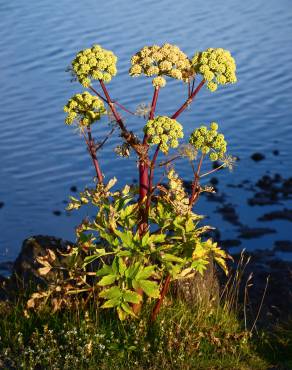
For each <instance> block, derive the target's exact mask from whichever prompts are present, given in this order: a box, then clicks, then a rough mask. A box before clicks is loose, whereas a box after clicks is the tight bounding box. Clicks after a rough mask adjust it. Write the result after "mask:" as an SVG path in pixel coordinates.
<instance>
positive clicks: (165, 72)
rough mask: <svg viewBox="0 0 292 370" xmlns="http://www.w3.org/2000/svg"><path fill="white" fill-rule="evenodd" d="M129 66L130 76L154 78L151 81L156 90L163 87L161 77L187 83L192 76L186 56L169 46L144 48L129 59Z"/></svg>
mask: <svg viewBox="0 0 292 370" xmlns="http://www.w3.org/2000/svg"><path fill="white" fill-rule="evenodd" d="M131 64H132V67H131V68H130V70H129V74H130V76H133V77H136V76H139V75H141V74H145V75H146V76H148V77H151V76H156V77H154V78H153V80H152V84H153V86H154V87H156V88H157V87H164V86H165V84H166V79H165V78H164V77H163V76H169V77H172V78H175V79H177V80H182V81H184V82H188V80H189V78H190V77H191V76H193V75H194V70H193V68H192V65H191V61H190V60H189V58H188V57H187V55H186V54H185V53H183V52H182V51H181V50H180V49H179V47H177V46H176V45H171V44H164V45H163V46H158V45H153V46H144V47H143V48H142V49H141V50H140V51H139V52H137V53H136V54H135V55H134V56H133V57H132V58H131Z"/></svg>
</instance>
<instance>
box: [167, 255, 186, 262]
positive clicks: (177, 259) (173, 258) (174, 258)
mask: <svg viewBox="0 0 292 370" xmlns="http://www.w3.org/2000/svg"><path fill="white" fill-rule="evenodd" d="M162 259H163V260H164V261H167V262H179V263H183V262H184V259H183V258H180V257H177V256H175V255H174V254H170V253H164V254H163V255H162Z"/></svg>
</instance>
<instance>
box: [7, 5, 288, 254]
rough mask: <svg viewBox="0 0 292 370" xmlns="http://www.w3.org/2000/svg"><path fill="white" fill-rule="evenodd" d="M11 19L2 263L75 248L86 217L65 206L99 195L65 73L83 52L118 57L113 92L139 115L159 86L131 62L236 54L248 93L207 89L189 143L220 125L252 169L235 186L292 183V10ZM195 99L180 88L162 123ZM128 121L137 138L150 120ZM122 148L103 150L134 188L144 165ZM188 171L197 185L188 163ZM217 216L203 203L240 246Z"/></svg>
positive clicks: (60, 13) (25, 14)
mask: <svg viewBox="0 0 292 370" xmlns="http://www.w3.org/2000/svg"><path fill="white" fill-rule="evenodd" d="M0 14H1V24H0V50H1V58H0V76H1V84H0V97H1V102H0V121H1V122H0V124H1V126H0V127H1V134H0V158H1V165H0V171H1V172H0V173H1V178H0V201H2V202H4V203H5V205H4V207H3V208H1V209H0V231H1V232H0V261H1V260H9V259H14V258H15V257H16V255H17V253H18V251H19V249H20V246H21V241H22V240H23V239H24V238H26V237H28V236H30V235H33V234H51V235H55V236H60V237H63V238H68V239H74V225H77V224H78V222H79V221H80V219H81V214H80V213H78V212H77V213H75V214H72V215H71V216H68V215H67V214H66V213H65V212H64V207H65V204H64V200H66V199H67V198H68V195H69V194H70V193H71V192H70V187H71V186H72V185H76V186H77V187H78V189H80V190H81V189H82V188H83V187H84V186H85V185H90V184H91V183H92V177H93V176H94V172H93V168H92V166H91V162H90V159H89V158H88V155H87V153H86V150H85V148H84V144H83V142H82V140H81V138H80V137H78V135H74V133H73V130H71V129H70V128H68V127H66V126H65V125H64V123H63V120H64V113H63V111H62V107H63V105H64V104H65V103H66V101H67V99H68V98H69V97H70V96H71V95H73V94H74V93H76V92H77V91H79V90H80V86H79V85H78V84H77V83H73V84H71V83H70V76H69V74H68V73H66V72H65V69H66V67H67V66H68V65H69V64H70V61H71V60H72V58H73V57H74V55H75V54H76V52H77V51H79V50H80V49H83V48H85V47H89V46H91V45H92V44H93V43H99V44H101V45H102V46H103V47H105V48H107V49H111V50H113V51H114V52H115V53H116V54H117V55H118V57H119V62H118V69H119V73H118V75H117V77H116V78H115V79H114V80H113V82H112V83H111V84H110V86H109V89H110V91H111V95H112V96H113V97H114V98H116V99H119V101H120V102H121V103H123V104H125V105H126V106H128V107H129V108H130V109H132V110H135V107H136V106H137V105H138V104H139V103H142V102H145V103H148V102H150V101H151V97H152V96H151V95H152V88H151V83H150V80H148V81H146V79H143V78H139V79H132V78H130V77H129V76H128V73H127V71H128V68H129V59H130V57H131V56H132V55H133V54H134V53H135V52H136V51H138V50H139V49H140V48H141V47H142V46H144V45H151V44H153V43H158V44H163V43H164V42H170V43H174V44H177V45H179V46H180V48H181V49H182V50H183V51H184V52H186V53H187V54H188V55H189V56H192V55H193V53H194V52H195V51H197V50H203V49H205V48H208V47H222V48H225V49H229V50H231V51H232V54H233V55H234V57H235V59H236V61H237V65H238V81H239V82H238V83H237V84H236V85H234V86H228V87H226V88H222V89H219V90H218V91H217V92H216V93H213V94H211V93H209V92H208V91H207V90H206V89H203V90H202V91H201V92H200V94H199V96H198V99H197V100H196V101H195V103H194V105H193V106H192V109H191V110H188V111H187V112H185V113H184V114H183V115H182V116H181V118H180V121H181V123H183V124H184V126H185V133H186V134H188V133H190V131H191V130H192V128H193V127H196V126H197V125H198V124H200V123H203V122H206V123H208V122H210V121H213V120H216V121H217V122H219V124H220V126H221V128H222V130H223V131H224V133H225V136H226V137H227V138H228V141H229V143H230V146H229V148H230V152H231V153H232V154H234V155H237V156H239V157H240V159H241V161H240V162H239V165H238V166H237V168H236V170H235V173H234V174H228V173H225V175H223V174H220V176H219V177H218V178H219V180H220V183H221V184H223V185H224V184H227V183H229V184H230V183H238V182H239V181H241V180H243V179H251V180H253V181H256V180H257V179H258V178H259V177H260V176H261V175H262V174H264V173H265V172H266V171H267V170H270V171H271V172H272V173H275V172H279V173H281V174H282V175H283V176H288V175H289V173H290V175H291V170H292V165H291V154H292V153H291V140H292V134H291V132H292V131H291V119H292V118H291V117H292V94H291V89H292V74H291V65H292V42H291V41H292V5H291V2H290V1H288V0H286V1H285V0H277V1H276V0H269V2H267V1H264V0H258V1H253V2H242V1H239V0H225V1H216V2H215V1H204V2H202V1H200V2H199V1H196V0H195V1H194V0H181V1H179V2H172V3H171V2H169V1H167V0H161V1H159V2H154V1H140V2H137V1H133V0H127V1H126V2H119V1H117V0H108V1H104V2H94V1H92V0H84V1H82V2H72V1H69V0H61V1H59V2H53V1H49V0H43V1H41V2H40V1H36V0H30V1H26V2H24V1H21V0H14V1H13V2H6V1H4V0H0ZM145 81H146V83H145ZM185 93H186V91H185V89H183V87H182V84H180V83H178V82H171V83H168V85H167V87H166V88H165V89H164V90H163V91H162V92H161V94H160V97H159V105H158V111H157V112H158V113H160V114H163V113H169V114H170V113H173V112H174V111H175V110H176V109H177V108H178V106H179V105H180V102H181V101H182V100H183V99H184V97H185ZM124 116H125V118H127V124H128V125H129V127H130V128H132V129H137V130H138V129H140V128H141V127H142V126H143V120H141V119H138V118H135V119H134V120H133V119H132V118H131V116H127V115H124ZM107 129H108V128H107V126H106V124H105V123H104V124H103V123H98V125H97V127H96V133H97V135H100V136H102V135H103V134H104V133H105V132H106V131H107ZM118 142H119V139H118V136H117V135H116V136H114V137H113V138H112V140H111V142H110V144H109V145H107V146H106V147H105V148H104V149H103V152H102V159H101V165H102V170H103V171H104V172H105V173H106V176H107V178H111V177H113V176H114V175H115V176H117V178H118V179H119V180H120V183H121V184H124V183H125V182H127V181H128V182H132V179H133V178H135V177H136V173H135V159H134V158H132V159H131V160H129V161H127V160H124V159H122V160H118V159H116V157H115V155H114V154H113V148H114V147H115V146H116V145H117V143H118ZM274 149H279V151H280V155H279V156H278V157H275V156H273V154H272V153H271V152H272V150H274ZM255 151H260V152H262V153H265V154H266V159H265V160H264V161H262V162H259V163H255V162H253V161H252V160H251V159H250V155H251V154H252V153H253V152H255ZM177 169H178V170H179V172H180V173H181V174H183V175H184V176H185V177H186V178H188V179H191V171H190V169H189V168H188V166H187V164H186V163H183V162H180V163H179V164H178V165H177ZM224 190H226V192H228V195H229V198H228V201H230V202H232V203H233V204H235V205H238V206H240V213H241V217H242V221H243V222H244V223H245V224H248V225H250V226H254V225H259V223H257V222H256V218H257V217H258V215H259V214H262V213H263V209H262V208H259V207H254V208H250V207H248V206H247V204H246V198H247V197H248V196H249V194H246V193H245V192H242V191H241V190H238V189H235V190H234V189H231V188H227V187H226V188H224ZM286 206H287V207H288V206H289V204H288V203H287V204H286ZM215 208H216V205H215V204H210V203H206V202H205V201H204V200H201V201H200V203H199V204H198V212H200V213H203V214H209V215H211V217H210V220H209V219H208V220H207V221H208V222H210V223H212V224H214V225H216V226H219V227H220V230H221V232H222V234H223V235H225V237H226V238H231V237H233V236H234V235H236V233H237V230H236V228H234V227H231V226H230V225H229V224H228V223H226V222H223V221H222V218H221V216H220V215H219V214H217V213H215V212H214V210H215ZM278 208H282V207H279V206H278V207H277V206H275V207H270V208H267V207H266V208H265V211H267V210H271V209H278ZM55 210H61V211H62V214H61V216H59V217H58V216H55V215H54V214H53V211H55ZM264 226H266V224H265V225H264ZM288 226H289V224H288V221H281V222H280V221H279V222H277V223H274V224H273V227H276V228H277V230H278V231H279V232H280V234H281V235H280V236H277V235H271V236H270V235H267V236H265V237H263V238H261V239H256V240H255V239H254V240H252V241H251V242H249V243H246V245H247V247H248V248H269V247H271V246H272V244H273V240H275V239H277V238H278V239H285V238H286V239H287V238H289V232H288V229H289V227H288Z"/></svg>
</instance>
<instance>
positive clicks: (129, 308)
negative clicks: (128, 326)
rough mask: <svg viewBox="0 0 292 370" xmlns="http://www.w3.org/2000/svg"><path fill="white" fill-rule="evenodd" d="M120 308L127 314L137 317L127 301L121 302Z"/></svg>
mask: <svg viewBox="0 0 292 370" xmlns="http://www.w3.org/2000/svg"><path fill="white" fill-rule="evenodd" d="M121 308H122V309H123V310H124V311H125V312H126V313H127V314H129V315H131V316H133V317H137V316H136V315H135V314H134V312H133V311H132V309H131V307H130V306H129V305H128V303H125V302H124V303H122V304H121Z"/></svg>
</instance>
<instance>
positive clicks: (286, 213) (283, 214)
mask: <svg viewBox="0 0 292 370" xmlns="http://www.w3.org/2000/svg"><path fill="white" fill-rule="evenodd" d="M258 220H259V221H273V220H287V221H292V209H286V208H284V209H283V210H281V211H273V212H269V213H265V214H264V215H263V216H261V217H259V218H258Z"/></svg>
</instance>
